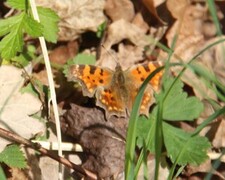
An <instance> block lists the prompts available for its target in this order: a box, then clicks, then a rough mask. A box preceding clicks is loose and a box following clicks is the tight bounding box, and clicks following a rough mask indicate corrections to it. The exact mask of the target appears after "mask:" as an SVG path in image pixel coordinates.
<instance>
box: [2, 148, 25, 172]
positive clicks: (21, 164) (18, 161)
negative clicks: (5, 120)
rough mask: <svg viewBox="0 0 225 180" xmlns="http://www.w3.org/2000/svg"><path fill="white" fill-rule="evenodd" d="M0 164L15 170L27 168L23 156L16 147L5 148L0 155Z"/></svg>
mask: <svg viewBox="0 0 225 180" xmlns="http://www.w3.org/2000/svg"><path fill="white" fill-rule="evenodd" d="M0 162H4V163H5V164H7V165H8V166H10V167H16V168H25V167H26V166H27V163H26V160H25V157H24V154H23V152H22V151H21V150H20V148H19V146H17V145H10V146H7V147H6V148H5V149H4V150H3V151H2V152H1V153H0Z"/></svg>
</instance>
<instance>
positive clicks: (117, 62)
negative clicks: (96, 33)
mask: <svg viewBox="0 0 225 180" xmlns="http://www.w3.org/2000/svg"><path fill="white" fill-rule="evenodd" d="M101 46H102V47H103V49H105V51H106V52H107V54H108V55H109V56H111V57H112V58H113V60H114V61H115V62H116V64H119V61H118V59H117V58H115V56H113V54H112V53H111V52H110V51H109V50H107V49H106V48H105V46H104V45H103V44H101Z"/></svg>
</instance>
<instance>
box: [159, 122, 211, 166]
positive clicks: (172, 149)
mask: <svg viewBox="0 0 225 180" xmlns="http://www.w3.org/2000/svg"><path fill="white" fill-rule="evenodd" d="M163 137H164V142H165V146H166V150H167V154H168V156H169V157H170V159H171V161H172V162H173V163H174V162H175V161H177V164H179V165H186V164H192V165H200V164H201V163H203V162H204V161H205V160H206V159H207V158H208V156H207V150H208V149H209V148H210V147H211V146H210V143H209V141H208V139H207V138H205V137H201V136H198V135H196V136H192V133H187V132H184V131H183V130H182V129H179V128H175V127H173V126H171V125H169V124H167V123H165V122H164V123H163Z"/></svg>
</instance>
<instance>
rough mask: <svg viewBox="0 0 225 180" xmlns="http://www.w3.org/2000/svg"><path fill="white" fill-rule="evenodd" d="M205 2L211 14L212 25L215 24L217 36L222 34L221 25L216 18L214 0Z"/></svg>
mask: <svg viewBox="0 0 225 180" xmlns="http://www.w3.org/2000/svg"><path fill="white" fill-rule="evenodd" d="M207 4H208V7H209V11H210V13H211V16H212V19H213V22H214V25H215V26H216V31H217V34H218V35H219V36H222V34H223V33H222V31H221V26H220V23H219V20H218V17H217V10H216V6H215V2H214V1H212V0H207Z"/></svg>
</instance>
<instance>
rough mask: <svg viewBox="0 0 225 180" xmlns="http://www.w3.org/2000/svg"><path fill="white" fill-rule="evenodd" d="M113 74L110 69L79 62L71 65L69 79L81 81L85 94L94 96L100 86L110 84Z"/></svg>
mask: <svg viewBox="0 0 225 180" xmlns="http://www.w3.org/2000/svg"><path fill="white" fill-rule="evenodd" d="M112 75H113V71H111V70H110V69H107V68H100V67H97V66H92V65H82V64H79V65H72V66H70V68H69V74H68V79H69V80H72V81H78V82H80V83H81V85H82V91H83V94H84V95H85V96H88V97H93V96H94V94H95V92H96V90H97V89H98V88H104V87H105V86H109V84H110V82H111V80H112Z"/></svg>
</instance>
